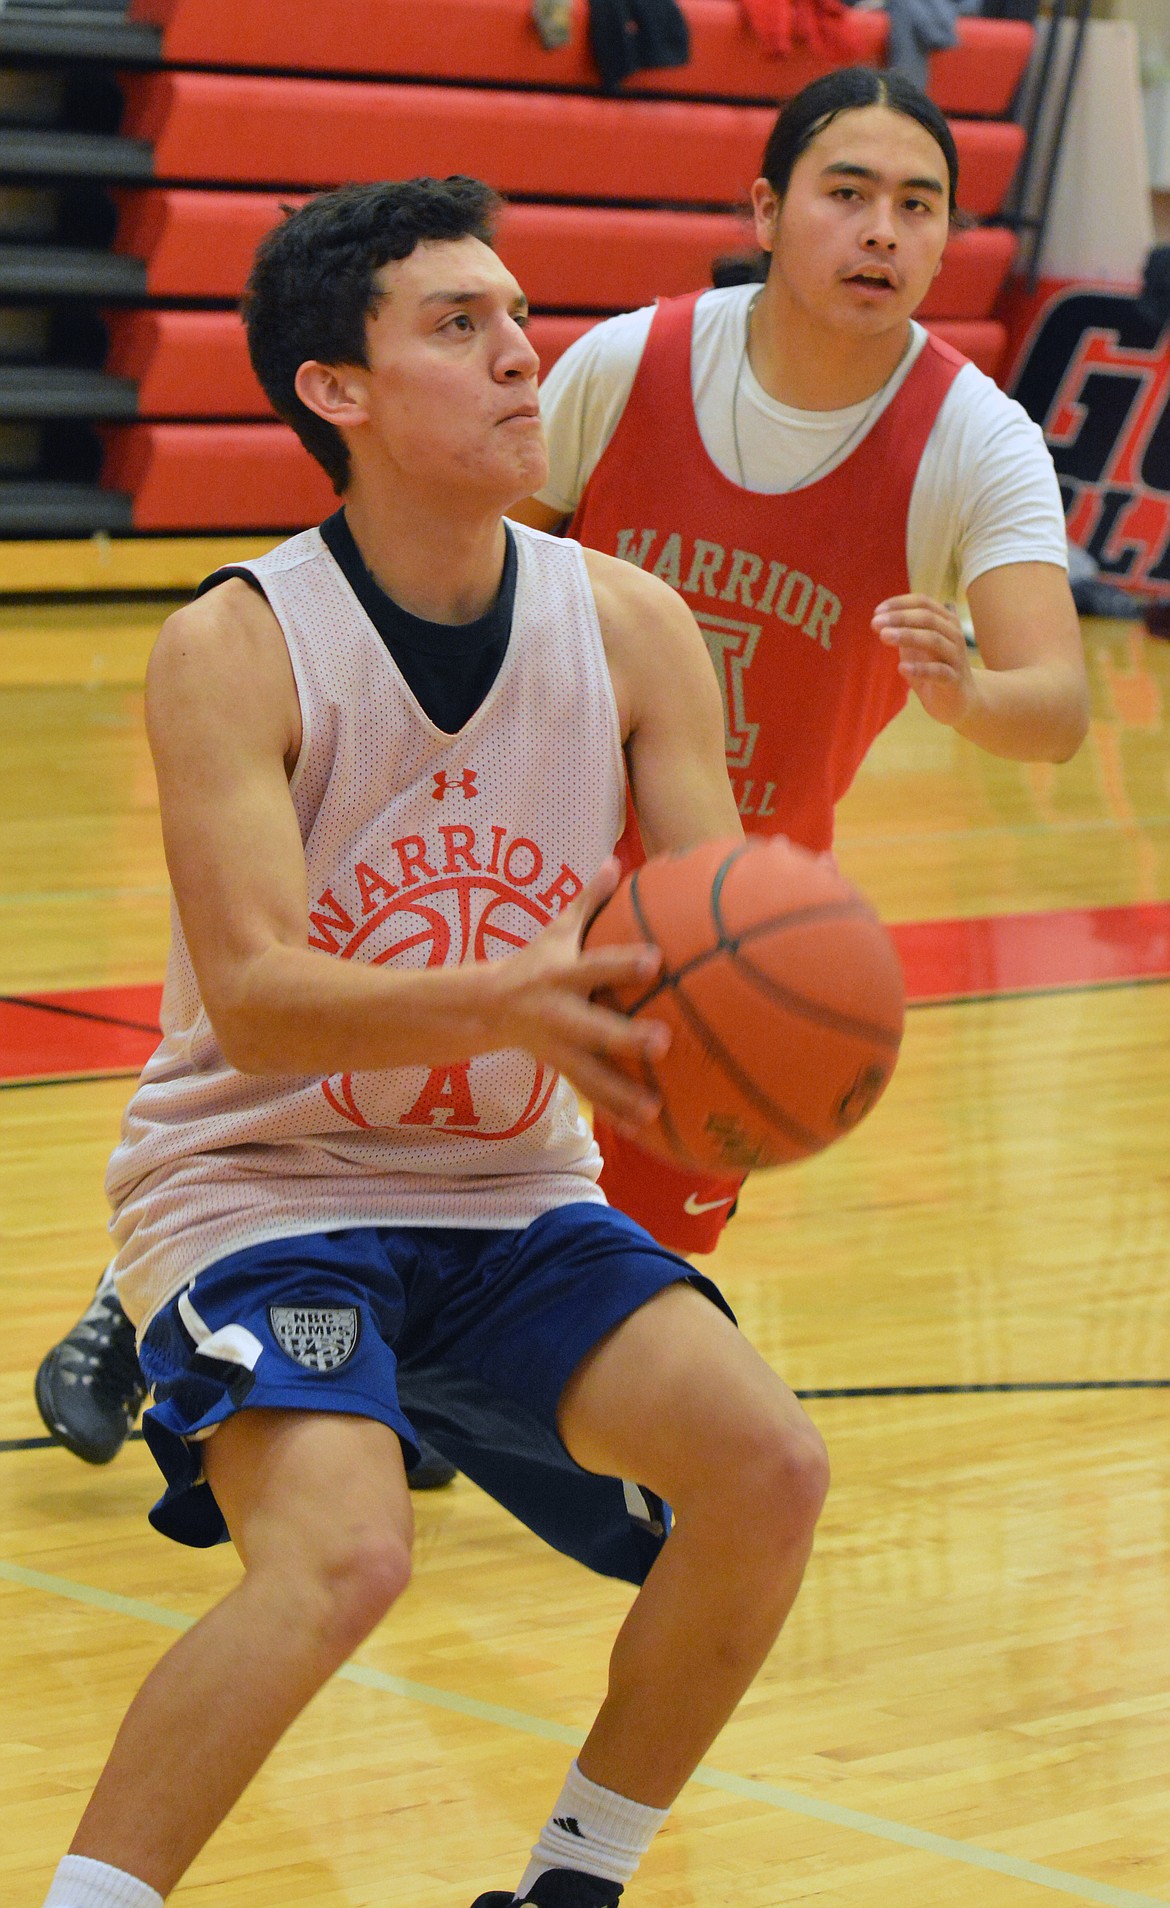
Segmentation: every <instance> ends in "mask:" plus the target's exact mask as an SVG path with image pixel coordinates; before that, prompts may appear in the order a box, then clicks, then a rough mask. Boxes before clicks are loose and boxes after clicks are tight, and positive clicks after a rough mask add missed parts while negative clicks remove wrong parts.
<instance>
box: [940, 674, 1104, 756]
mask: <svg viewBox="0 0 1170 1908" xmlns="http://www.w3.org/2000/svg"><path fill="white" fill-rule="evenodd" d="M974 692H975V700H974V703H973V706H972V708H971V710H970V711H969V713H968V714H967V715H966V716H964V718H963V719H962V721H960V722H957V723H956V724H955V727H956V730H957V731H958V733H959V734H960V735H962V736H965V737H966V739H967V741H969V742H974V743H976V744H977V745H978V746H979V747H980V748H981V749H986V750H987V751H988V753H989V754H991V755H1002V756H1004V757H1006V758H1007V759H1008V760H1011V761H1016V762H1067V761H1068V760H1069V758H1070V756H1073V755H1075V754H1076V752H1077V750H1078V749H1079V747H1080V745H1081V743H1082V742H1083V741H1084V739H1085V736H1086V734H1087V733H1088V728H1089V692H1088V686H1087V683H1086V681H1085V676H1084V672H1083V670H1081V669H1079V668H1078V667H1077V666H1076V665H1075V664H1072V663H1065V662H1045V663H1029V664H1026V665H1025V666H1023V667H1021V668H1019V669H980V670H977V671H976V672H975V675H974Z"/></svg>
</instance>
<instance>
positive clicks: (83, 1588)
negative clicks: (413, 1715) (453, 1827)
mask: <svg viewBox="0 0 1170 1908" xmlns="http://www.w3.org/2000/svg"><path fill="white" fill-rule="evenodd" d="M0 1578H2V1579H3V1580H4V1581H6V1582H8V1583H12V1584H16V1585H17V1586H18V1587H19V1588H20V1589H22V1590H40V1591H42V1592H43V1593H44V1594H45V1595H46V1596H52V1597H65V1598H67V1599H68V1600H69V1601H70V1602H73V1603H84V1604H88V1605H89V1607H90V1608H91V1609H95V1610H106V1611H109V1612H110V1613H111V1614H112V1615H114V1616H125V1617H133V1618H135V1619H136V1620H137V1621H138V1622H140V1623H152V1624H154V1625H155V1626H156V1627H157V1628H161V1629H166V1630H180V1631H182V1630H189V1629H190V1628H191V1627H192V1625H193V1623H194V1622H195V1621H196V1619H195V1618H194V1617H186V1616H183V1615H181V1614H180V1612H179V1611H177V1610H167V1609H164V1608H163V1607H162V1605H161V1604H157V1603H146V1602H144V1601H142V1599H141V1598H138V1597H121V1596H117V1595H116V1594H115V1593H114V1592H112V1591H109V1590H96V1589H94V1588H92V1586H91V1585H89V1584H84V1583H73V1582H72V1581H71V1580H70V1579H69V1578H68V1577H50V1576H46V1575H45V1573H44V1572H43V1571H40V1570H26V1569H25V1568H24V1567H23V1565H21V1564H14V1563H8V1562H7V1561H6V1560H5V1559H0ZM337 1674H338V1676H339V1677H340V1678H341V1679H342V1680H343V1681H344V1682H347V1683H359V1684H361V1686H362V1687H363V1688H364V1689H380V1690H384V1691H385V1692H386V1693H387V1695H390V1696H398V1697H401V1698H403V1699H404V1700H405V1701H407V1702H413V1703H425V1704H426V1705H427V1707H428V1708H430V1709H445V1710H449V1711H451V1712H452V1713H453V1714H455V1715H457V1716H471V1717H474V1718H475V1719H476V1720H477V1721H479V1722H485V1723H493V1724H495V1725H496V1726H497V1727H498V1728H501V1729H514V1730H518V1731H520V1732H521V1733H522V1734H524V1735H526V1736H539V1737H541V1738H542V1739H543V1740H544V1741H546V1742H559V1743H564V1744H565V1745H566V1746H567V1747H569V1748H573V1749H576V1748H579V1747H580V1745H581V1743H582V1742H583V1741H584V1739H585V1738H584V1732H583V1731H582V1730H579V1729H568V1728H566V1727H565V1726H564V1724H563V1723H554V1722H545V1721H544V1720H542V1718H540V1717H539V1716H529V1715H526V1714H525V1713H524V1711H523V1710H519V1709H505V1708H503V1707H501V1705H500V1704H498V1703H481V1702H479V1701H477V1700H476V1698H475V1697H474V1696H460V1695H458V1694H456V1693H455V1692H454V1691H452V1690H445V1689H435V1688H433V1687H432V1685H431V1684H430V1683H414V1682H411V1681H410V1680H409V1679H408V1678H406V1677H404V1676H388V1675H386V1673H385V1672H384V1671H383V1670H376V1669H370V1668H367V1667H366V1666H365V1665H364V1664H362V1663H347V1664H345V1666H344V1667H343V1668H342V1669H339V1670H338V1672H337ZM691 1779H692V1781H694V1782H698V1783H701V1784H702V1785H703V1787H704V1788H708V1789H721V1790H722V1791H723V1793H724V1794H725V1795H736V1796H740V1797H742V1798H743V1800H744V1801H747V1802H761V1803H763V1804H765V1806H767V1807H769V1808H773V1809H783V1810H784V1811H785V1813H786V1814H789V1815H803V1816H807V1817H809V1818H810V1819H811V1820H813V1821H815V1822H827V1823H828V1824H829V1825H830V1826H831V1827H833V1828H843V1829H852V1830H853V1831H854V1832H855V1833H857V1834H859V1835H870V1836H873V1837H875V1838H876V1839H877V1840H878V1841H882V1842H895V1843H897V1844H898V1846H899V1847H901V1848H913V1849H917V1850H918V1851H919V1853H921V1854H923V1855H938V1856H941V1857H943V1858H944V1859H945V1860H947V1861H952V1862H963V1863H965V1864H966V1866H967V1867H968V1868H981V1869H983V1870H985V1871H986V1872H988V1873H990V1874H994V1875H1005V1876H1007V1877H1008V1878H1009V1879H1010V1880H1011V1881H1025V1882H1033V1883H1035V1885H1036V1887H1037V1888H1048V1889H1051V1890H1053V1891H1054V1892H1055V1893H1057V1894H1060V1895H1072V1896H1074V1897H1075V1898H1076V1900H1078V1901H1094V1902H1099V1903H1101V1904H1102V1908H1168V1904H1167V1902H1166V1900H1165V1898H1164V1897H1162V1896H1158V1895H1137V1894H1134V1892H1133V1890H1132V1889H1128V1888H1112V1887H1110V1885H1109V1884H1108V1883H1107V1882H1095V1881H1090V1880H1089V1878H1088V1877H1087V1876H1085V1875H1070V1874H1067V1873H1066V1872H1065V1871H1064V1870H1063V1869H1060V1868H1044V1867H1042V1866H1041V1865H1040V1864H1039V1863H1037V1862H1029V1861H1024V1860H1022V1859H1019V1858H1017V1857H1016V1856H1014V1855H1001V1854H999V1853H998V1852H997V1851H996V1850H995V1849H991V1848H980V1847H979V1846H978V1845H977V1844H976V1843H974V1842H956V1841H952V1840H951V1838H950V1837H949V1836H947V1835H932V1834H931V1833H930V1831H929V1830H928V1829H916V1828H910V1827H908V1826H907V1825H906V1824H905V1823H902V1822H888V1821H886V1820H885V1818H884V1817H883V1816H880V1815H865V1814H863V1813H862V1812H861V1811H860V1810H859V1809H847V1808H843V1807H842V1806H841V1804H840V1803H837V1802H821V1801H818V1800H817V1799H816V1797H815V1796H811V1795H802V1794H801V1793H800V1792H799V1790H796V1789H782V1788H779V1787H777V1785H776V1784H775V1783H772V1782H758V1781H756V1780H755V1779H754V1778H752V1777H749V1776H736V1775H729V1774H727V1773H726V1771H725V1770H722V1769H712V1768H709V1767H708V1765H707V1764H706V1763H701V1764H700V1765H699V1767H698V1769H696V1771H695V1773H694V1776H693V1777H692V1778H691Z"/></svg>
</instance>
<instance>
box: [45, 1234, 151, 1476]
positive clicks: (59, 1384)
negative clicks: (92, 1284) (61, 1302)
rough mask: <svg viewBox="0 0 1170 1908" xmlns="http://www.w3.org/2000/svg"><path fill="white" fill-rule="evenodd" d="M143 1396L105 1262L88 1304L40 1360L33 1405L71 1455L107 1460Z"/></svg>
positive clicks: (130, 1335) (128, 1330)
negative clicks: (85, 1309)
mask: <svg viewBox="0 0 1170 1908" xmlns="http://www.w3.org/2000/svg"><path fill="white" fill-rule="evenodd" d="M145 1396H146V1382H145V1380H144V1378H143V1376H142V1371H141V1368H140V1366H139V1363H138V1353H137V1351H136V1350H135V1346H134V1327H133V1325H132V1324H131V1323H130V1320H129V1319H128V1318H127V1316H126V1314H125V1312H124V1311H123V1310H122V1307H121V1306H120V1304H119V1303H118V1294H117V1292H116V1291H115V1290H114V1281H113V1278H112V1277H111V1274H110V1271H109V1268H108V1267H107V1269H106V1270H105V1271H104V1272H103V1273H102V1276H101V1278H100V1279H99V1280H98V1286H97V1291H96V1292H95V1293H94V1295H93V1299H92V1302H91V1304H90V1306H89V1309H88V1310H87V1311H86V1312H84V1313H83V1314H82V1316H81V1317H80V1318H79V1319H78V1321H77V1323H76V1325H75V1326H74V1327H73V1330H72V1331H71V1332H69V1333H68V1334H67V1335H66V1337H64V1338H63V1339H62V1340H61V1342H60V1344H59V1345H54V1347H53V1349H52V1351H51V1352H48V1353H46V1355H45V1357H44V1358H43V1359H42V1360H41V1365H40V1369H39V1371H38V1372H37V1379H36V1399H37V1410H38V1411H39V1412H40V1414H41V1416H42V1418H43V1419H44V1421H45V1428H46V1430H47V1431H48V1432H49V1434H50V1436H52V1437H54V1438H56V1440H57V1443H58V1444H63V1445H64V1446H65V1449H66V1450H67V1451H72V1453H73V1455H74V1457H79V1458H84V1460H85V1462H86V1463H87V1464H108V1463H109V1462H110V1460H111V1458H116V1457H117V1455H118V1453H119V1451H120V1450H121V1449H122V1446H123V1445H124V1444H125V1442H126V1439H127V1438H128V1437H129V1435H130V1432H131V1431H132V1429H133V1427H134V1420H135V1418H136V1417H137V1416H138V1413H139V1411H140V1410H141V1408H142V1401H143V1399H144V1398H145Z"/></svg>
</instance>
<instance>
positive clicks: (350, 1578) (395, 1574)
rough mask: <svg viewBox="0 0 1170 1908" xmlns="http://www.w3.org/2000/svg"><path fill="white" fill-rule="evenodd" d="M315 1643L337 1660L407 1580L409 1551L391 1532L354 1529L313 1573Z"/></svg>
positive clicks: (367, 1630)
mask: <svg viewBox="0 0 1170 1908" xmlns="http://www.w3.org/2000/svg"><path fill="white" fill-rule="evenodd" d="M313 1577H314V1582H313V1584H312V1586H311V1594H312V1599H313V1605H314V1615H315V1619H316V1624H317V1626H318V1629H319V1637H320V1644H321V1647H322V1649H323V1650H324V1652H325V1654H326V1655H327V1656H329V1657H334V1658H336V1659H337V1660H338V1661H339V1662H341V1661H344V1659H345V1658H346V1657H347V1656H349V1655H350V1653H351V1652H352V1651H353V1650H355V1649H356V1648H357V1647H358V1644H359V1643H362V1642H364V1641H365V1638H366V1637H367V1636H368V1635H369V1634H370V1631H371V1630H372V1629H374V1628H375V1626H376V1625H377V1624H379V1623H380V1622H381V1620H382V1618H383V1617H384V1616H385V1615H386V1612H387V1611H388V1610H389V1609H390V1608H391V1606H392V1605H393V1604H394V1603H396V1602H397V1600H398V1598H399V1597H400V1596H401V1595H402V1593H403V1591H404V1590H405V1589H406V1586H407V1584H408V1583H409V1581H410V1551H409V1549H408V1548H407V1546H406V1544H405V1543H403V1541H402V1540H401V1538H399V1537H398V1536H397V1535H396V1534H395V1533H394V1532H392V1531H359V1532H355V1533H353V1534H352V1535H351V1536H349V1537H348V1538H347V1539H346V1540H345V1541H341V1542H336V1543H334V1544H333V1545H331V1546H330V1547H329V1549H328V1551H327V1552H325V1553H324V1554H323V1555H322V1556H321V1557H320V1559H319V1560H318V1563H317V1567H316V1569H315V1571H314V1572H313Z"/></svg>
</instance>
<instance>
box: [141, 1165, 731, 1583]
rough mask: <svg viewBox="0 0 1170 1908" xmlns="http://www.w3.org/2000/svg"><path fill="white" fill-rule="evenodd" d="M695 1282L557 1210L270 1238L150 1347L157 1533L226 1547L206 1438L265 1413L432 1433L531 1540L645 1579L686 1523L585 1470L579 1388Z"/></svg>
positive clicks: (158, 1326)
mask: <svg viewBox="0 0 1170 1908" xmlns="http://www.w3.org/2000/svg"><path fill="white" fill-rule="evenodd" d="M684 1279H685V1280H687V1281H688V1282H689V1283H690V1284H692V1285H694V1286H696V1287H697V1288H698V1289H699V1290H700V1291H701V1292H703V1293H704V1294H705V1296H706V1297H708V1298H710V1299H711V1300H712V1302H713V1303H714V1304H715V1305H717V1306H718V1307H719V1308H720V1310H722V1311H724V1312H726V1313H727V1315H728V1316H729V1317H730V1316H731V1312H730V1309H729V1307H728V1306H727V1304H726V1301H725V1300H724V1299H723V1297H722V1295H721V1294H720V1293H719V1292H718V1290H717V1289H716V1287H715V1286H713V1285H712V1284H711V1282H710V1280H708V1279H705V1278H704V1277H702V1275H701V1274H699V1273H696V1272H695V1271H694V1270H693V1269H692V1268H691V1267H690V1266H689V1265H688V1264H687V1262H686V1260H685V1259H680V1258H678V1257H676V1256H675V1254H674V1253H672V1252H668V1251H667V1250H666V1248H665V1247H663V1246H660V1245H658V1244H657V1242H656V1241H655V1240H654V1239H652V1238H651V1236H650V1234H649V1233H648V1232H644V1231H643V1229H642V1227H641V1226H639V1225H637V1224H635V1222H634V1221H633V1220H632V1219H628V1218H627V1217H626V1215H625V1214H624V1213H621V1212H617V1211H615V1210H614V1208H613V1207H611V1206H602V1205H596V1204H592V1203H582V1204H574V1205H570V1206H559V1207H557V1208H556V1209H555V1210H554V1211H552V1212H548V1213H544V1214H542V1215H541V1216H540V1217H539V1218H538V1219H534V1220H533V1222H532V1224H531V1225H529V1226H526V1227H524V1228H523V1229H522V1230H520V1231H498V1230H492V1231H476V1232H473V1231H467V1230H464V1229H461V1228H440V1227H418V1226H416V1227H406V1228H397V1227H388V1226H359V1227H355V1228H352V1229H350V1230H347V1231H343V1232H328V1233H312V1234H309V1235H307V1236H305V1237H301V1238H294V1239H271V1240H267V1241H265V1242H264V1243H262V1244H260V1245H255V1246H249V1247H247V1248H246V1249H245V1250H244V1251H241V1252H235V1253H233V1254H231V1256H230V1257H228V1258H226V1259H220V1260H218V1261H217V1262H216V1264H214V1265H211V1266H208V1267H207V1268H206V1269H205V1270H204V1271H202V1272H200V1273H199V1274H198V1275H197V1277H196V1278H195V1279H194V1280H193V1282H192V1283H191V1285H190V1286H188V1287H187V1289H186V1290H185V1291H184V1292H181V1293H180V1294H179V1295H178V1296H177V1297H176V1298H174V1299H172V1300H171V1302H170V1304H169V1305H167V1306H165V1307H164V1308H163V1310H162V1311H161V1312H159V1313H158V1314H157V1316H156V1317H155V1318H154V1319H152V1320H151V1323H150V1325H149V1327H148V1328H147V1331H146V1333H145V1335H144V1337H143V1340H142V1344H141V1346H140V1356H141V1361H142V1368H143V1371H144V1372H145V1374H146V1378H147V1382H148V1383H149V1385H150V1386H151V1389H152V1391H153V1393H154V1400H153V1404H152V1407H151V1409H150V1410H148V1411H147V1413H146V1415H145V1417H144V1419H143V1425H142V1428H143V1432H144V1435H145V1437H146V1442H147V1444H148V1445H149V1446H150V1449H151V1451H152V1452H153V1454H154V1457H155V1459H156V1460H157V1462H158V1465H159V1467H160V1469H161V1470H162V1472H163V1475H164V1477H165V1478H166V1482H167V1489H166V1492H165V1494H164V1496H163V1497H162V1498H161V1499H160V1500H159V1502H158V1503H157V1504H156V1505H155V1506H154V1509H153V1510H152V1511H151V1513H150V1521H151V1523H152V1524H153V1525H154V1526H155V1528H156V1529H157V1530H160V1531H162V1532H163V1533H164V1535H166V1536H168V1537H173V1538H175V1539H176V1540H177V1541H178V1542H180V1543H186V1544H195V1545H208V1544H216V1543H221V1542H223V1541H224V1540H225V1539H226V1538H227V1534H228V1533H227V1528H226V1526H225V1524H224V1520H223V1516H222V1514H221V1512H220V1509H219V1506H218V1504H217V1503H216V1502H215V1499H214V1498H213V1496H212V1494H211V1491H210V1489H209V1487H208V1485H207V1483H206V1480H205V1479H204V1477H203V1466H202V1460H201V1457H200V1451H199V1438H200V1435H201V1434H204V1433H206V1432H208V1431H209V1430H210V1429H211V1428H212V1427H213V1426H215V1425H217V1424H220V1423H222V1422H223V1420H224V1419H225V1418H228V1417H230V1416H231V1415H232V1414H233V1412H236V1411H241V1410H248V1409H254V1408H256V1407H257V1406H267V1407H277V1408H283V1409H287V1410H293V1411H331V1412H351V1413H353V1414H354V1415H355V1416H358V1417H363V1418H373V1419H376V1420H377V1421H378V1422H379V1423H381V1424H387V1425H389V1426H390V1427H391V1428H392V1429H393V1430H394V1431H396V1432H397V1433H398V1436H399V1437H400V1438H401V1440H402V1443H403V1447H404V1454H405V1457H406V1462H407V1465H408V1466H409V1465H410V1464H412V1463H414V1462H415V1460H416V1458H417V1455H418V1439H419V1437H425V1438H426V1439H427V1441H428V1442H429V1443H430V1444H432V1445H433V1446H434V1447H435V1449H436V1450H438V1451H439V1452H441V1453H442V1455H443V1456H444V1457H447V1458H449V1459H450V1460H451V1462H452V1463H453V1464H455V1465H457V1466H458V1468H459V1469H460V1470H461V1471H462V1472H464V1474H465V1475H466V1476H467V1477H470V1478H471V1479H472V1480H473V1481H474V1482H475V1483H477V1484H479V1485H480V1486H481V1487H482V1488H483V1489H484V1490H485V1491H487V1492H488V1493H489V1494H490V1495H491V1496H492V1497H494V1498H495V1499H496V1500H497V1501H498V1502H499V1503H500V1504H502V1505H504V1507H505V1508H506V1509H507V1510H509V1511H511V1512H512V1513H513V1514H514V1515H515V1516H516V1517H518V1518H519V1519H520V1520H521V1522H522V1523H524V1524H527V1526H528V1528H529V1529H530V1530H532V1531H535V1532H536V1534H537V1535H538V1536H540V1537H543V1538H544V1539H545V1540H546V1542H548V1543H550V1544H552V1545H553V1546H554V1547H555V1548H556V1549H557V1550H561V1551H564V1552H565V1553H566V1554H567V1555H568V1556H570V1557H575V1558H577V1560H578V1561H579V1562H580V1563H583V1564H586V1565H587V1566H588V1567H589V1568H590V1569H592V1570H596V1571H599V1572H601V1574H603V1575H605V1576H611V1577H621V1578H623V1579H625V1580H626V1581H627V1582H630V1583H641V1582H642V1581H643V1580H644V1578H645V1577H646V1575H647V1573H648V1571H649V1569H650V1566H651V1564H652V1563H653V1562H654V1559H655V1558H656V1557H657V1555H658V1552H659V1550H660V1549H661V1547H662V1544H663V1543H664V1542H665V1539H666V1535H667V1532H668V1530H669V1528H670V1512H669V1509H668V1507H667V1506H665V1505H664V1504H662V1502H661V1500H659V1499H658V1498H656V1497H654V1496H653V1495H652V1493H651V1492H649V1491H647V1490H643V1489H641V1488H639V1487H637V1486H635V1485H633V1484H630V1483H623V1482H622V1481H621V1480H620V1479H616V1478H608V1477H598V1476H595V1475H594V1474H593V1473H592V1472H589V1471H583V1470H582V1469H581V1468H580V1466H579V1465H577V1464H574V1462H573V1460H572V1458H571V1457H570V1456H569V1454H568V1452H567V1451H566V1449H565V1447H564V1445H563V1444H562V1442H561V1439H560V1437H559V1435H558V1432H557V1406H558V1404H559V1401H560V1396H561V1392H562V1391H563V1389H564V1387H565V1384H566V1382H567V1381H568V1379H569V1378H570V1376H571V1375H572V1373H573V1372H574V1371H575V1370H576V1368H577V1366H578V1365H579V1363H580V1362H581V1360H582V1358H584V1356H585V1354H586V1353H587V1352H588V1351H590V1350H591V1349H592V1348H593V1346H594V1345H596V1344H597V1343H598V1342H599V1340H601V1339H602V1338H603V1337H604V1336H605V1334H606V1333H607V1332H609V1331H610V1330H612V1328H613V1327H614V1326H615V1325H618V1324H620V1323H621V1321H622V1320H623V1319H624V1318H628V1317H629V1315H630V1314H631V1313H632V1312H635V1311H637V1310H638V1308H639V1307H640V1306H642V1305H644V1304H645V1303H646V1302H647V1300H648V1299H651V1298H653V1297H654V1295H655V1293H657V1292H660V1291H662V1290H663V1289H664V1288H665V1287H666V1286H668V1285H673V1284H676V1283H677V1282H678V1281H679V1280H684Z"/></svg>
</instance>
